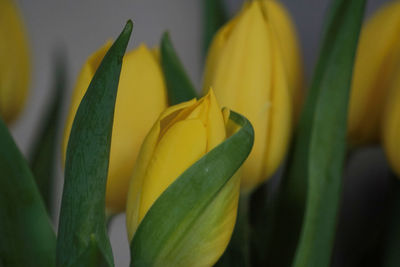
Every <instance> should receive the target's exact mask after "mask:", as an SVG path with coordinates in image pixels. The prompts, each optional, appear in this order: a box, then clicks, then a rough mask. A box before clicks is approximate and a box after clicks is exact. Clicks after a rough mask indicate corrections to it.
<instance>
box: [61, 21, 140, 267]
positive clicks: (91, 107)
mask: <svg viewBox="0 0 400 267" xmlns="http://www.w3.org/2000/svg"><path fill="white" fill-rule="evenodd" d="M132 26H133V25H132V21H128V22H127V24H126V26H125V28H124V30H123V31H122V33H121V34H120V36H119V37H118V39H117V40H116V41H115V42H114V44H113V45H112V46H111V48H110V49H109V51H108V52H107V54H106V55H105V56H104V59H103V60H102V62H101V64H100V66H99V68H98V69H97V71H96V73H95V75H94V77H93V79H92V81H91V83H90V85H89V88H88V90H87V92H86V94H85V96H84V97H83V99H82V101H81V103H80V105H79V108H78V111H77V113H76V116H75V119H74V122H73V125H72V129H71V135H70V137H69V141H68V147H67V157H66V162H65V182H64V190H63V197H62V204H61V215H60V222H59V229H58V240H57V266H74V267H75V266H86V267H87V266H99V264H98V263H99V262H101V264H102V265H104V266H113V265H114V263H113V257H112V252H111V247H110V242H109V239H108V236H107V230H106V219H105V189H106V182H107V172H108V163H109V154H110V143H111V131H112V125H113V117H114V106H115V100H116V96H117V89H118V82H119V76H120V72H121V66H122V58H123V56H124V53H125V50H126V47H127V44H128V41H129V38H130V35H131V32H132ZM101 259H103V260H101Z"/></svg>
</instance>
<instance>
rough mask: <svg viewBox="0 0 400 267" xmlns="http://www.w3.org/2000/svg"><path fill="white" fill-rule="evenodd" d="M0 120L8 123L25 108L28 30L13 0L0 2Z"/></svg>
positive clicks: (29, 67) (27, 74)
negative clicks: (26, 31) (26, 30)
mask: <svg viewBox="0 0 400 267" xmlns="http://www.w3.org/2000/svg"><path fill="white" fill-rule="evenodd" d="M0 39H1V42H0V59H1V60H0V117H1V118H2V119H3V120H4V121H5V122H6V123H7V124H8V123H11V122H12V121H14V120H15V118H16V117H17V116H18V115H19V113H20V112H21V110H22V108H23V107H24V105H25V102H26V98H27V95H28V86H29V83H30V72H31V66H30V55H29V48H28V40H27V37H26V33H25V27H24V25H23V23H22V20H21V16H20V14H19V12H18V10H17V8H16V6H15V5H14V2H13V1H11V0H2V1H0Z"/></svg>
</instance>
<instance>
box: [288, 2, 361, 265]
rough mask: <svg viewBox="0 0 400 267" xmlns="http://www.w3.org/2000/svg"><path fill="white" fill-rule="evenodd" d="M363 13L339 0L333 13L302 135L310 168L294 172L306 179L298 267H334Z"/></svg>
mask: <svg viewBox="0 0 400 267" xmlns="http://www.w3.org/2000/svg"><path fill="white" fill-rule="evenodd" d="M364 8H365V0H353V1H347V0H336V1H334V2H333V4H332V6H331V9H330V11H331V13H330V16H329V20H328V24H327V28H326V32H325V35H324V41H323V46H322V50H321V53H320V57H319V61H318V65H317V69H316V72H315V74H314V79H313V83H312V86H311V90H310V96H309V98H308V99H307V104H306V111H305V113H304V116H303V118H302V123H303V125H302V126H303V128H300V129H299V130H300V131H303V132H307V134H308V136H307V138H306V139H304V140H303V141H304V142H305V143H306V144H307V150H308V153H307V154H306V155H307V162H306V165H305V166H304V167H301V169H300V170H297V169H292V170H291V174H292V175H297V173H298V172H299V171H300V172H301V171H303V173H304V174H305V175H307V176H308V194H307V200H306V210H305V214H304V221H303V227H302V231H301V236H300V241H299V245H298V248H297V251H296V256H295V261H294V263H293V266H296V267H301V266H304V267H309V266H318V267H323V266H329V265H330V260H331V254H332V247H333V243H334V237H335V230H336V221H337V213H338V208H339V202H340V198H341V185H342V177H343V166H344V161H345V158H346V152H347V151H346V133H347V114H348V112H347V110H348V103H349V92H350V86H351V78H352V72H353V65H354V58H355V54H356V49H357V43H358V36H359V33H360V29H361V24H362V20H363V15H364ZM304 120H309V125H307V126H309V128H308V127H307V128H304V124H305V123H304ZM300 134H301V133H300ZM302 156H304V155H302ZM294 160H296V159H294ZM293 166H296V165H293ZM303 173H302V174H303Z"/></svg>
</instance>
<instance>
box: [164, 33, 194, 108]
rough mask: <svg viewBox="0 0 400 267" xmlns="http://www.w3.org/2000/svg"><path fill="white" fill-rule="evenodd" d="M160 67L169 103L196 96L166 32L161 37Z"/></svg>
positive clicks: (172, 103) (176, 102) (174, 103)
mask: <svg viewBox="0 0 400 267" xmlns="http://www.w3.org/2000/svg"><path fill="white" fill-rule="evenodd" d="M160 49H161V67H162V70H163V73H164V77H165V82H166V83H167V90H168V100H169V104H170V105H171V106H172V105H176V104H179V103H181V102H185V101H188V100H191V99H193V98H196V97H197V94H196V89H195V88H194V86H193V84H192V82H191V81H190V79H189V76H188V75H187V74H186V72H185V69H184V67H183V65H182V63H181V61H180V60H179V58H178V55H177V54H176V52H175V49H174V47H173V46H172V42H171V39H170V38H169V34H168V32H165V33H164V34H163V36H162V38H161V48H160Z"/></svg>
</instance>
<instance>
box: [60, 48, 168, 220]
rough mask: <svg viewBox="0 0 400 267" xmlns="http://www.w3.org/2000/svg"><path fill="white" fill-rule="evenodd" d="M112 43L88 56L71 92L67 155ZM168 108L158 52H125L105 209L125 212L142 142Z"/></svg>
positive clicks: (64, 143)
mask: <svg viewBox="0 0 400 267" xmlns="http://www.w3.org/2000/svg"><path fill="white" fill-rule="evenodd" d="M110 45H111V43H108V44H106V45H105V46H104V47H103V48H101V49H100V50H99V51H97V52H96V53H94V54H93V55H92V56H90V57H89V59H88V61H87V62H86V63H85V65H84V66H83V68H82V70H81V73H80V75H79V78H78V81H77V83H76V86H75V90H74V92H73V95H72V100H71V106H70V109H69V113H68V118H67V122H66V127H65V131H64V139H63V155H64V157H65V153H66V148H67V143H68V138H69V134H70V131H71V127H72V123H73V120H74V117H75V114H76V111H77V109H78V106H79V103H80V102H81V100H82V97H83V95H84V94H85V92H86V90H87V88H88V86H89V83H90V81H91V79H92V78H93V76H94V73H95V71H96V69H97V67H98V66H99V64H100V62H101V60H102V58H103V57H104V55H105V54H106V52H107V51H108V49H109V47H110ZM166 107H167V95H166V88H165V83H164V78H163V74H162V72H161V67H160V63H159V59H158V56H157V53H156V52H153V51H151V50H149V49H148V48H147V47H146V46H145V45H141V46H139V47H138V48H137V49H136V50H133V51H131V52H128V53H126V55H125V56H124V59H123V64H122V70H121V75H120V81H119V85H118V94H117V99H116V104H115V113H114V124H113V130H112V138H111V149H110V163H109V170H108V178H107V187H106V209H107V212H108V213H110V214H114V213H118V212H123V211H125V206H126V197H127V193H128V185H129V179H130V177H131V175H132V170H133V166H134V164H135V161H136V157H137V154H138V153H139V149H140V145H141V143H142V141H143V139H144V137H145V136H146V134H147V132H148V131H149V130H150V128H151V126H152V125H153V123H154V121H155V120H156V119H157V118H158V116H159V115H160V113H161V112H162V111H163V110H164V109H165V108H166Z"/></svg>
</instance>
